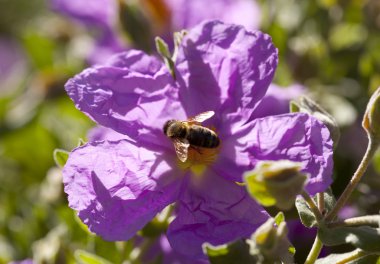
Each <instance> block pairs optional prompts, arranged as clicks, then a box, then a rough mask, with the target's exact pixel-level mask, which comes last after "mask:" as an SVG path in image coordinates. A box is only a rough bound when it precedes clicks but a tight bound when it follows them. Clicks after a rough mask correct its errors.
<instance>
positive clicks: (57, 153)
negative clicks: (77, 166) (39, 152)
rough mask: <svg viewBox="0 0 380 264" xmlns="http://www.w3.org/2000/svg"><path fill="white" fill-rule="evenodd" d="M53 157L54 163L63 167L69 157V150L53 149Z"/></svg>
mask: <svg viewBox="0 0 380 264" xmlns="http://www.w3.org/2000/svg"><path fill="white" fill-rule="evenodd" d="M53 158H54V161H55V164H57V166H58V167H60V168H63V167H64V166H65V164H66V162H67V159H68V158H69V152H68V151H66V150H63V149H55V150H54V152H53Z"/></svg>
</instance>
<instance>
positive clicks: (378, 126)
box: [362, 87, 380, 141]
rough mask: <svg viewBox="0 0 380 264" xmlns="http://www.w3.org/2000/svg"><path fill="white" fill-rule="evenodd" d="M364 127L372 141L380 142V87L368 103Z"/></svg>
mask: <svg viewBox="0 0 380 264" xmlns="http://www.w3.org/2000/svg"><path fill="white" fill-rule="evenodd" d="M362 126H363V128H364V129H365V130H366V131H367V134H368V135H369V137H370V138H371V139H373V140H374V141H380V87H379V88H377V90H376V91H375V92H374V94H373V95H372V96H371V99H370V100H369V102H368V105H367V109H366V111H365V113H364V117H363V123H362Z"/></svg>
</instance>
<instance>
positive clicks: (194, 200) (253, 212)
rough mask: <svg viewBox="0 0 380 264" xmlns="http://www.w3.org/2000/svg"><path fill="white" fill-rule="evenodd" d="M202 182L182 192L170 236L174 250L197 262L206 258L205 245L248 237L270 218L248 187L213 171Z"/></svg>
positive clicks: (169, 231) (169, 230)
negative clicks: (203, 248)
mask: <svg viewBox="0 0 380 264" xmlns="http://www.w3.org/2000/svg"><path fill="white" fill-rule="evenodd" d="M201 180H203V181H201V182H195V186H194V185H190V184H189V185H188V188H187V189H186V190H185V191H184V192H181V197H180V201H179V208H178V212H177V217H176V218H175V219H174V221H173V222H172V223H171V224H170V226H169V229H168V233H167V236H168V239H169V242H170V244H171V246H172V247H173V249H174V250H176V251H177V252H179V253H181V254H183V255H188V256H192V257H194V258H202V257H205V256H204V255H203V253H202V244H203V243H204V242H209V243H211V244H213V245H220V244H223V243H227V242H231V241H233V240H235V239H239V238H246V237H249V236H250V235H251V234H252V233H253V232H254V231H255V229H256V228H257V227H258V226H259V225H260V224H262V223H263V222H264V221H265V220H266V219H267V218H268V215H267V213H266V212H265V211H264V209H263V208H262V207H261V206H259V205H258V204H257V203H256V202H255V201H254V200H253V199H252V198H250V197H249V195H248V194H247V192H246V189H245V187H243V186H239V185H237V184H236V183H235V182H233V181H228V180H225V179H224V178H223V177H220V176H219V175H217V174H215V173H212V172H211V171H209V172H208V173H207V175H204V177H203V178H202V179H201ZM192 186H194V187H192Z"/></svg>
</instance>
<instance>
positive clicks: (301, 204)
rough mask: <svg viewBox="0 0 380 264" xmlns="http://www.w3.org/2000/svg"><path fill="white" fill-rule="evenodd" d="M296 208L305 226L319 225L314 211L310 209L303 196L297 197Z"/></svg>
mask: <svg viewBox="0 0 380 264" xmlns="http://www.w3.org/2000/svg"><path fill="white" fill-rule="evenodd" d="M296 208H297V211H298V215H299V217H300V219H301V223H302V224H303V225H304V226H306V227H309V228H310V227H314V226H316V225H317V220H316V219H315V216H314V214H313V212H312V211H311V210H310V208H309V206H308V205H307V203H306V201H305V200H304V199H303V198H301V197H297V199H296Z"/></svg>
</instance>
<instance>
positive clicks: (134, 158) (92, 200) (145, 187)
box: [63, 140, 181, 240]
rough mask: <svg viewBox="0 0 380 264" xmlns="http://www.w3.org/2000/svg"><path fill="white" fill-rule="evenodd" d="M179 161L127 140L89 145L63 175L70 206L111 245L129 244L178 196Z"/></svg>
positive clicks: (76, 152) (73, 157)
mask: <svg viewBox="0 0 380 264" xmlns="http://www.w3.org/2000/svg"><path fill="white" fill-rule="evenodd" d="M172 160H173V159H171V158H170V159H166V156H165V153H164V152H163V151H162V150H157V151H156V152H152V151H149V150H147V149H144V148H142V147H138V146H136V145H134V144H133V143H131V142H129V141H127V140H121V141H116V142H110V141H103V142H96V143H88V144H86V145H84V146H82V147H79V148H77V149H75V150H74V151H73V152H72V153H71V154H70V157H69V159H68V161H67V163H66V165H65V167H64V169H63V182H64V186H65V192H66V193H67V194H68V200H69V206H70V207H71V208H73V209H74V210H76V211H77V212H78V215H79V217H80V218H81V219H82V221H83V222H84V223H85V224H86V225H88V227H89V228H90V230H91V231H92V232H95V233H97V234H99V235H100V236H102V237H103V238H105V239H107V240H127V239H129V238H131V237H132V236H133V235H134V234H135V233H136V232H137V231H138V230H140V229H141V228H142V227H143V226H144V225H145V224H146V223H148V222H149V221H150V220H151V219H152V218H153V217H154V216H155V215H156V214H157V213H158V212H159V211H161V210H162V209H163V208H164V207H165V206H167V205H169V204H170V203H173V202H174V201H175V200H176V199H177V196H178V190H179V185H180V182H181V180H180V178H179V176H180V174H181V172H180V171H177V170H176V169H175V168H176V166H175V164H172Z"/></svg>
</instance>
